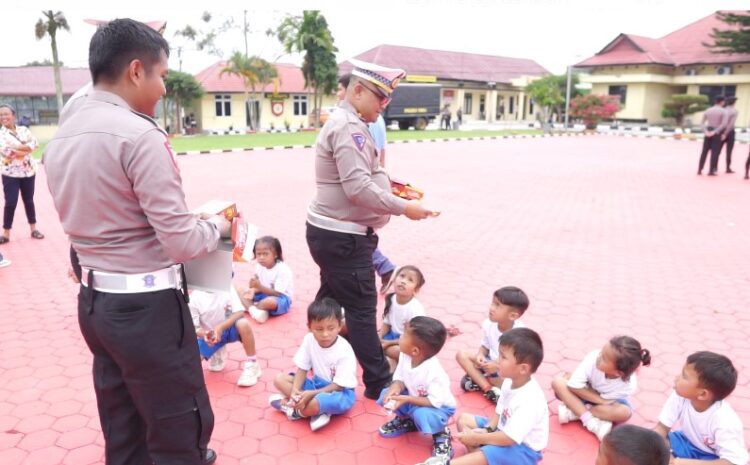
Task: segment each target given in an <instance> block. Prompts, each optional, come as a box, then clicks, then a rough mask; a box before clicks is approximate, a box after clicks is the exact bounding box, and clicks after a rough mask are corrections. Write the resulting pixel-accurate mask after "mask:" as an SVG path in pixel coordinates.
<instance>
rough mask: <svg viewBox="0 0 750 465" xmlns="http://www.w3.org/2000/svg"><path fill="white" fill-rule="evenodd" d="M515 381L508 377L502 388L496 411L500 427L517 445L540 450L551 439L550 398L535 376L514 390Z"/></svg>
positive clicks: (498, 427) (498, 426)
mask: <svg viewBox="0 0 750 465" xmlns="http://www.w3.org/2000/svg"><path fill="white" fill-rule="evenodd" d="M512 384H513V380H511V379H508V378H506V379H505V380H504V381H503V384H502V386H501V387H500V395H499V396H498V400H497V407H496V408H495V413H497V415H498V416H499V417H500V421H498V423H497V429H498V430H500V431H502V432H503V433H505V434H506V435H508V437H509V438H511V439H512V440H513V441H515V442H516V444H525V445H527V446H528V447H530V448H531V449H534V450H535V451H537V452H541V450H542V449H544V448H545V447H547V442H548V441H549V408H548V407H547V397H546V396H545V395H544V391H543V390H542V387H541V386H540V385H539V382H537V380H536V378H534V377H531V379H529V381H528V382H527V383H526V384H524V385H523V386H521V387H519V388H516V389H511V385H512Z"/></svg>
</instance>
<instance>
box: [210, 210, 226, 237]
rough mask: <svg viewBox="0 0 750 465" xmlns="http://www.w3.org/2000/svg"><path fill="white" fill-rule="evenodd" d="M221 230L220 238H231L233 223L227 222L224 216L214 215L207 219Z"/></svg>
mask: <svg viewBox="0 0 750 465" xmlns="http://www.w3.org/2000/svg"><path fill="white" fill-rule="evenodd" d="M207 221H210V222H211V223H213V224H214V225H216V228H217V229H218V230H219V237H230V236H231V235H232V222H231V221H229V220H227V219H226V218H225V217H224V215H213V216H211V217H209V218H208V219H207Z"/></svg>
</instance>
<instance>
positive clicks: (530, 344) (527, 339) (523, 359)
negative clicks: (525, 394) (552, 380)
mask: <svg viewBox="0 0 750 465" xmlns="http://www.w3.org/2000/svg"><path fill="white" fill-rule="evenodd" d="M500 347H509V348H510V349H511V350H512V351H513V356H514V357H515V358H516V363H528V364H529V366H530V367H531V372H532V373H535V372H536V369H537V368H539V365H541V364H542V359H543V358H544V347H543V346H542V338H541V337H539V334H537V332H536V331H534V330H532V329H529V328H515V329H511V330H510V331H507V332H504V333H503V335H502V336H500Z"/></svg>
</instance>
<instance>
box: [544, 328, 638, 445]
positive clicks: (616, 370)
mask: <svg viewBox="0 0 750 465" xmlns="http://www.w3.org/2000/svg"><path fill="white" fill-rule="evenodd" d="M641 363H642V364H643V365H645V366H648V365H649V364H650V363H651V354H650V353H649V351H648V350H646V349H642V348H641V344H640V343H639V342H638V341H637V340H635V339H633V338H632V337H629V336H616V337H613V338H612V339H610V340H609V342H607V343H606V344H605V345H604V347H603V348H602V349H601V350H594V351H593V352H590V353H589V354H588V355H587V356H586V357H585V358H584V359H583V361H582V362H581V363H580V364H579V365H578V367H576V369H575V371H574V372H573V374H572V375H568V374H567V373H566V374H564V375H562V376H558V377H556V378H555V379H553V380H552V390H553V391H554V392H555V395H556V396H557V398H558V399H560V401H561V403H560V405H559V406H558V409H557V419H558V420H559V421H560V424H564V423H568V422H570V421H573V420H581V423H583V425H584V426H585V427H586V429H588V430H589V431H591V432H592V433H594V434H595V435H596V437H597V438H599V440H600V441H601V440H602V438H604V436H606V435H607V433H609V432H610V431H611V430H612V423H620V422H624V421H628V419H629V418H630V416H631V415H632V414H633V407H632V406H631V405H630V402H629V401H628V397H629V396H631V395H633V393H635V391H636V389H637V387H638V384H637V382H636V376H635V371H636V369H637V368H638V367H639V366H640V365H641Z"/></svg>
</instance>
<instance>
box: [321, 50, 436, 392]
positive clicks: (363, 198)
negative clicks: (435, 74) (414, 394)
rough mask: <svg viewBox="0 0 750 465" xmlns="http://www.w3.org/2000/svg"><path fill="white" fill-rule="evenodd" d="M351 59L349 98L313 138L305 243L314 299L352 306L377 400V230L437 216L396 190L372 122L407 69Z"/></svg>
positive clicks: (351, 322)
mask: <svg viewBox="0 0 750 465" xmlns="http://www.w3.org/2000/svg"><path fill="white" fill-rule="evenodd" d="M350 62H351V63H352V65H354V68H353V69H352V72H351V81H350V82H349V86H348V87H347V90H346V98H345V100H344V101H343V102H341V104H340V105H339V110H338V111H335V112H333V114H332V115H331V117H330V118H329V119H328V121H327V122H326V124H325V126H323V129H322V130H321V131H320V134H319V135H318V139H317V141H316V143H315V179H316V185H317V190H316V194H315V198H314V199H313V201H312V202H311V204H310V206H309V208H308V215H307V245H308V247H309V249H310V254H311V255H312V258H313V260H315V263H317V264H318V266H319V267H320V289H319V290H318V294H317V296H316V299H322V298H323V297H333V298H334V299H336V300H337V301H338V302H339V303H340V304H341V305H342V306H343V307H344V308H345V309H346V323H347V326H348V328H349V341H350V343H351V344H352V348H353V349H354V353H355V355H356V356H357V360H358V361H359V363H360V365H362V371H363V374H362V379H363V381H364V384H365V396H366V397H368V398H370V399H377V398H378V395H379V394H380V391H381V389H382V388H383V387H384V386H385V385H387V384H388V383H389V382H390V378H391V375H390V373H389V367H388V362H387V361H386V358H385V356H384V354H383V349H382V347H381V345H380V341H379V338H378V333H377V322H376V312H377V310H376V305H377V289H376V286H375V273H374V270H373V267H372V254H373V251H374V250H375V247H377V245H378V236H377V234H375V231H376V230H377V229H378V228H382V227H383V226H385V225H386V223H388V220H389V219H390V216H391V215H405V216H406V217H408V218H410V219H412V220H421V219H424V218H427V217H428V216H431V215H434V214H436V213H435V212H432V211H430V210H428V209H426V208H424V207H423V206H422V205H421V204H420V203H419V202H417V201H407V200H405V199H402V198H400V197H397V196H395V195H393V194H392V193H391V188H390V180H389V179H388V175H387V174H386V172H385V171H384V170H383V169H382V168H381V167H380V164H379V162H378V151H377V149H376V147H375V142H374V141H373V139H372V137H371V136H370V132H369V129H368V126H367V124H368V123H371V122H374V121H375V120H376V119H377V118H378V115H380V113H382V112H383V110H385V107H386V106H387V105H388V103H390V100H391V93H392V92H393V89H395V88H396V86H397V85H398V83H399V81H400V80H401V79H402V78H403V77H404V75H405V73H404V71H403V70H401V69H392V68H385V67H382V66H378V65H374V64H372V63H365V62H363V61H359V60H350Z"/></svg>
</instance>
